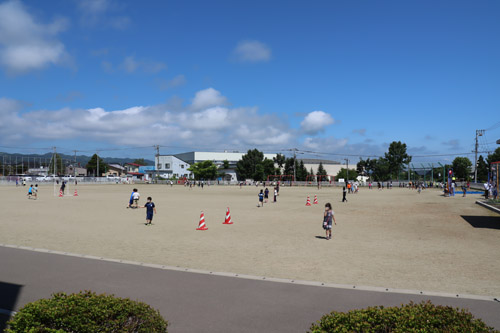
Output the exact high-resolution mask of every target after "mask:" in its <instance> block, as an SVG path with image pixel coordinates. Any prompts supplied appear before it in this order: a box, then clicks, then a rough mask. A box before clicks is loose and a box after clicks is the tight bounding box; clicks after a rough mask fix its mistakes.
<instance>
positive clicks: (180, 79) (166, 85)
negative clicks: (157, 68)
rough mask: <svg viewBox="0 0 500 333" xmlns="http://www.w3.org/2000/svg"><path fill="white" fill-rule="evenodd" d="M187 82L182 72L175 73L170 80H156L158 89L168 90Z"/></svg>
mask: <svg viewBox="0 0 500 333" xmlns="http://www.w3.org/2000/svg"><path fill="white" fill-rule="evenodd" d="M186 82H187V80H186V77H185V76H184V75H182V74H180V75H177V76H176V77H174V78H172V79H171V80H168V81H166V80H159V81H158V86H159V88H160V90H168V89H172V88H176V87H180V86H183V85H185V84H186Z"/></svg>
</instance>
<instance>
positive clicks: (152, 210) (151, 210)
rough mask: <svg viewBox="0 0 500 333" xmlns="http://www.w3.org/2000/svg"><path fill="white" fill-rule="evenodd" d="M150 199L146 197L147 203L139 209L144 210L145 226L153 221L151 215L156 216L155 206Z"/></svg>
mask: <svg viewBox="0 0 500 333" xmlns="http://www.w3.org/2000/svg"><path fill="white" fill-rule="evenodd" d="M151 200H153V199H152V198H151V197H148V202H146V204H145V205H144V206H142V207H141V208H146V223H145V224H146V225H148V224H149V225H151V222H152V221H153V213H154V214H156V207H155V204H154V202H153V201H151Z"/></svg>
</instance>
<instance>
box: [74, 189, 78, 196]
mask: <svg viewBox="0 0 500 333" xmlns="http://www.w3.org/2000/svg"><path fill="white" fill-rule="evenodd" d="M73 196H74V197H77V196H78V191H77V190H76V188H75V193H74V194H73Z"/></svg>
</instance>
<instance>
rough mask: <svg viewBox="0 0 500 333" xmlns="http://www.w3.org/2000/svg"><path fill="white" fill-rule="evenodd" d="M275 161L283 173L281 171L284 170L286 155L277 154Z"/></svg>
mask: <svg viewBox="0 0 500 333" xmlns="http://www.w3.org/2000/svg"><path fill="white" fill-rule="evenodd" d="M273 161H274V163H276V164H277V165H278V169H280V172H281V169H282V168H283V166H284V165H285V162H286V158H285V155H283V154H277V155H276V157H273Z"/></svg>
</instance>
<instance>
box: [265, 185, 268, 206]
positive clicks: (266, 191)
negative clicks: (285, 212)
mask: <svg viewBox="0 0 500 333" xmlns="http://www.w3.org/2000/svg"><path fill="white" fill-rule="evenodd" d="M267 199H269V189H268V188H267V187H266V190H265V191H264V202H265V203H267Z"/></svg>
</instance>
